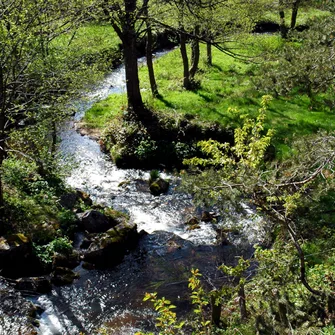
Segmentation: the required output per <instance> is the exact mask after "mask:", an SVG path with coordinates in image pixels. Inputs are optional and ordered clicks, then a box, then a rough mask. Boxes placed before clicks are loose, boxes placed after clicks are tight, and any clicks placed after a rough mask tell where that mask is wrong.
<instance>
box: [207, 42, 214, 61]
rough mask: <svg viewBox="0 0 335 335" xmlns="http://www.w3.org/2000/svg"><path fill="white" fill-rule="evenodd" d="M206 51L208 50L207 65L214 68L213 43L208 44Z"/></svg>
mask: <svg viewBox="0 0 335 335" xmlns="http://www.w3.org/2000/svg"><path fill="white" fill-rule="evenodd" d="M206 50H207V57H206V62H207V65H209V66H212V65H213V63H212V43H211V42H207V43H206Z"/></svg>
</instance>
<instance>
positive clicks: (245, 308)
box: [238, 284, 248, 322]
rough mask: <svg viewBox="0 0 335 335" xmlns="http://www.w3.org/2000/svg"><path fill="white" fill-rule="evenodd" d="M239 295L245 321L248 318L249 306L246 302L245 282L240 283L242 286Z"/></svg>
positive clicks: (242, 319)
mask: <svg viewBox="0 0 335 335" xmlns="http://www.w3.org/2000/svg"><path fill="white" fill-rule="evenodd" d="M238 297H239V305H240V314H241V321H242V322H244V321H246V320H247V318H248V313H247V306H246V303H245V291H244V284H240V287H239V289H238Z"/></svg>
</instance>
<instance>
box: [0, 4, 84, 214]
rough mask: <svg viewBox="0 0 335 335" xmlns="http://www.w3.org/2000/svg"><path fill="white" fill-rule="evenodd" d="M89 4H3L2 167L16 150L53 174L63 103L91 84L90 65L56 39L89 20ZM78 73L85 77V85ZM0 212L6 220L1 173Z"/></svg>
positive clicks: (0, 64) (0, 80) (0, 14)
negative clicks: (70, 55)
mask: <svg viewBox="0 0 335 335" xmlns="http://www.w3.org/2000/svg"><path fill="white" fill-rule="evenodd" d="M88 6H89V3H87V2H83V1H80V2H76V1H72V2H70V3H69V2H64V1H57V2H55V1H52V0H50V1H43V2H39V1H37V2H36V1H31V0H15V1H2V2H1V3H0V48H1V54H0V168H1V167H2V164H3V161H4V159H5V158H6V155H7V153H8V152H11V153H15V154H17V155H20V156H22V157H25V158H27V159H31V160H33V161H35V162H36V164H37V165H38V167H39V169H40V172H41V173H43V174H45V173H47V170H48V169H47V166H46V164H45V161H43V160H44V158H46V156H44V158H42V156H43V155H42V151H44V152H45V150H46V152H47V153H48V155H50V162H51V160H52V157H53V153H54V151H55V144H56V123H57V122H58V121H59V120H61V119H62V117H64V114H66V113H64V110H66V109H64V108H61V106H63V104H64V103H65V102H67V101H68V98H69V94H70V93H73V92H74V91H76V88H75V87H77V88H78V86H80V85H84V84H85V83H87V80H86V79H85V76H83V75H84V72H83V67H85V66H83V65H82V64H80V62H74V63H71V60H67V59H66V58H65V57H64V58H61V56H60V55H59V54H58V53H56V52H54V44H53V43H54V41H55V39H56V38H57V37H58V36H60V35H61V34H64V33H66V32H68V31H70V30H71V29H72V28H73V27H74V26H77V25H78V24H79V22H81V21H82V20H84V19H85V18H86V16H87V8H88ZM63 56H64V55H63ZM74 76H77V77H76V78H77V79H78V77H81V76H83V77H81V79H82V81H81V82H80V84H77V82H79V81H76V80H74ZM87 77H88V76H87ZM81 87H82V86H81ZM15 133H16V135H15ZM34 134H35V135H36V136H35V135H34ZM15 139H16V140H15ZM50 140H51V145H50V146H49V143H50ZM19 143H21V144H23V146H22V145H19ZM42 147H44V148H46V149H45V150H44V149H43V150H41V148H42ZM0 210H1V213H0V218H1V220H2V219H3V211H4V199H3V189H2V182H1V174H0Z"/></svg>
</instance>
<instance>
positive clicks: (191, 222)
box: [185, 216, 200, 226]
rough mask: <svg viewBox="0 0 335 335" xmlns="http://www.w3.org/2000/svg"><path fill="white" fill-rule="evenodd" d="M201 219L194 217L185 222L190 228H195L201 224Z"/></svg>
mask: <svg viewBox="0 0 335 335" xmlns="http://www.w3.org/2000/svg"><path fill="white" fill-rule="evenodd" d="M199 222H200V221H199V219H198V218H197V217H196V216H192V217H190V218H188V219H187V221H186V222H185V224H186V225H188V226H195V225H198V224H199Z"/></svg>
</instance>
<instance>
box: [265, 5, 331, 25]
mask: <svg viewBox="0 0 335 335" xmlns="http://www.w3.org/2000/svg"><path fill="white" fill-rule="evenodd" d="M284 12H285V21H286V24H287V25H289V24H290V22H291V12H292V11H291V10H285V11H284ZM330 15H331V14H330V13H329V12H328V11H323V10H320V9H317V8H312V7H303V6H301V7H300V8H299V11H298V16H297V22H296V26H299V25H306V24H308V23H309V22H310V21H311V20H314V19H317V18H324V17H327V16H330ZM264 20H266V21H273V22H276V23H278V24H279V23H280V22H279V21H280V19H279V14H278V13H277V12H275V11H274V12H273V11H271V12H269V13H268V14H266V15H265V16H264Z"/></svg>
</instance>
